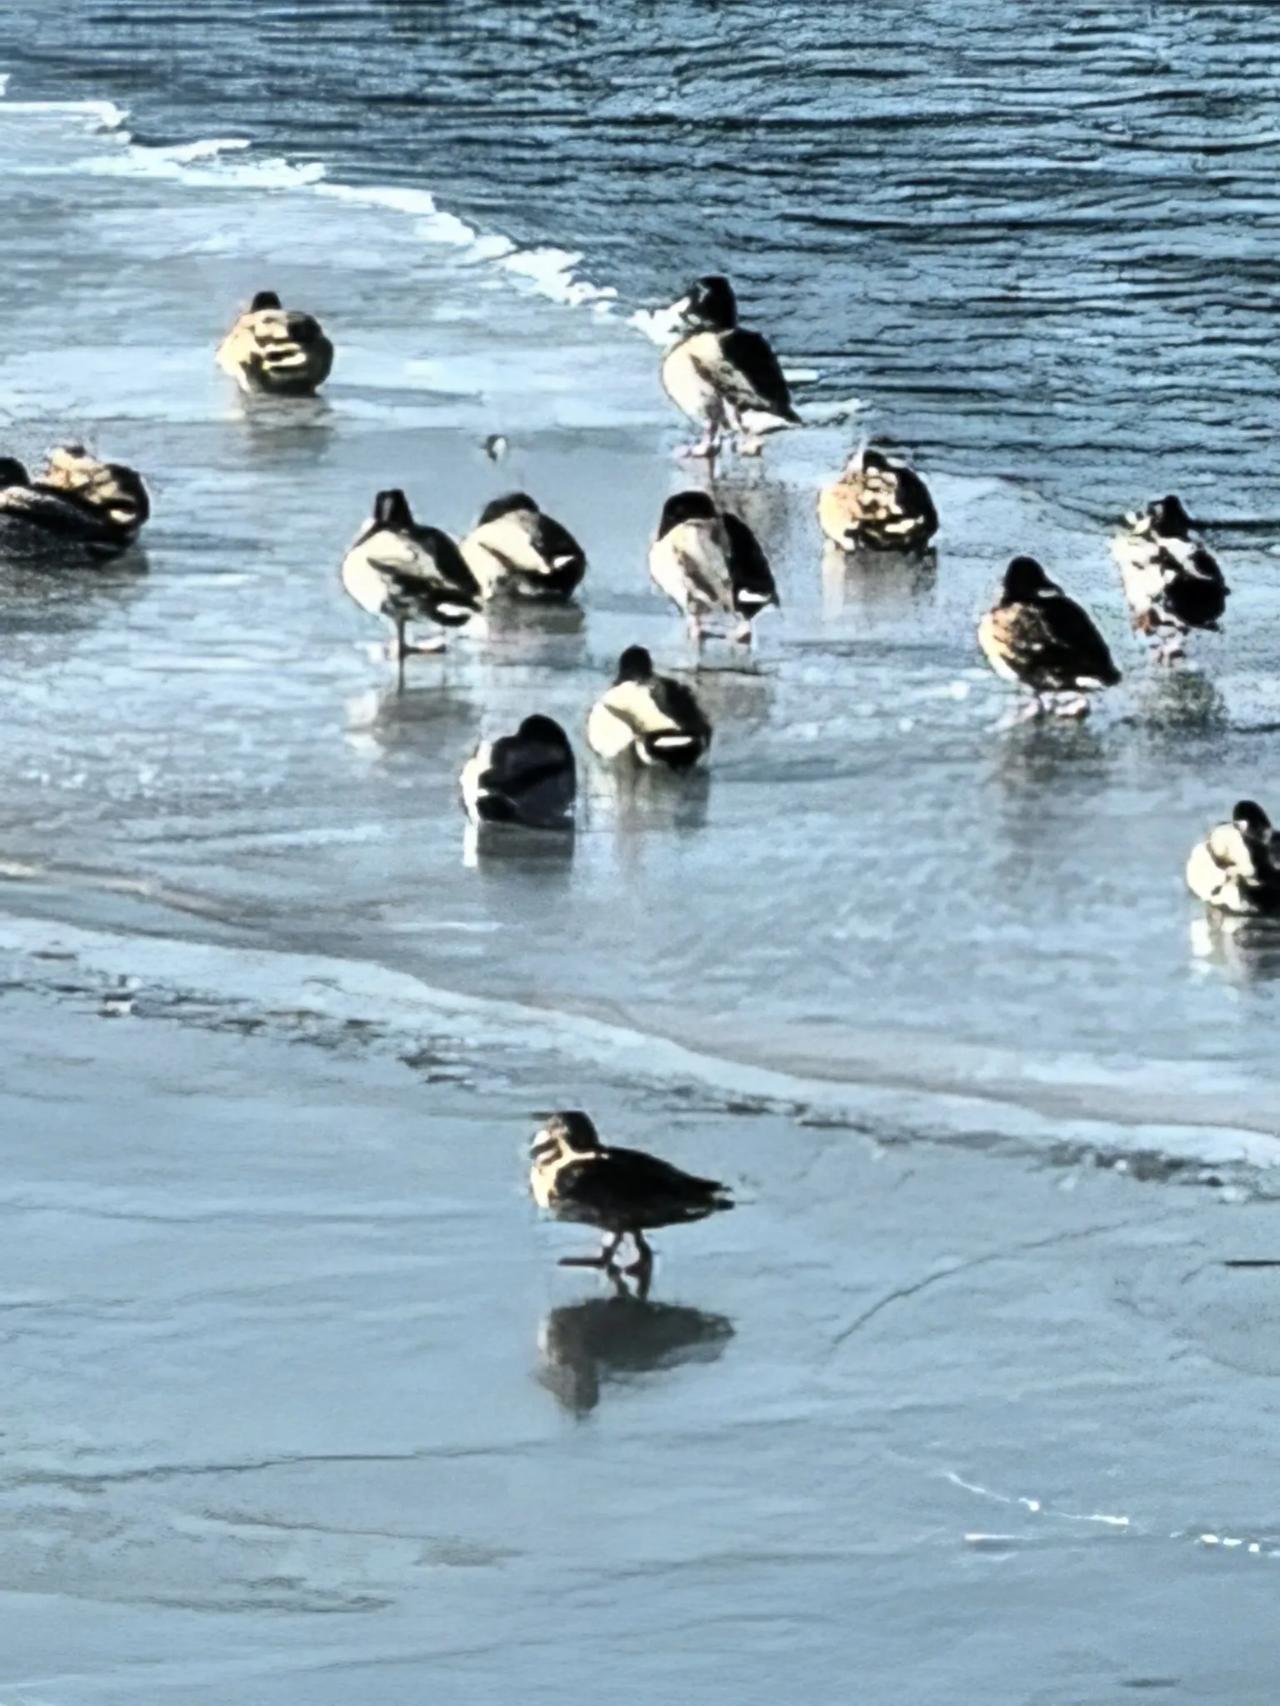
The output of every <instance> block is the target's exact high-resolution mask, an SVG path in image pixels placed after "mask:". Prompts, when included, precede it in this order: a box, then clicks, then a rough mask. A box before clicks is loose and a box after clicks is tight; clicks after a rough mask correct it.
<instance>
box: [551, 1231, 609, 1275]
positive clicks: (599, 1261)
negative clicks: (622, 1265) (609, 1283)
mask: <svg viewBox="0 0 1280 1706" xmlns="http://www.w3.org/2000/svg"><path fill="white" fill-rule="evenodd" d="M621 1242H622V1234H621V1233H618V1234H617V1235H616V1236H615V1237H613V1238H606V1239H605V1240H604V1242H603V1244H601V1246H600V1254H599V1255H598V1256H561V1258H560V1266H561V1267H562V1268H603V1269H604V1270H605V1272H606V1273H611V1274H612V1273H616V1272H617V1264H616V1263H615V1261H614V1257H615V1256H616V1255H617V1254H618V1245H619V1244H621Z"/></svg>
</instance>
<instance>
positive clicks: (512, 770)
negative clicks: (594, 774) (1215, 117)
mask: <svg viewBox="0 0 1280 1706" xmlns="http://www.w3.org/2000/svg"><path fill="white" fill-rule="evenodd" d="M458 783H459V786H460V788H461V789H462V803H463V806H464V808H465V810H466V813H467V816H468V817H469V818H470V819H471V822H472V823H473V824H476V825H477V826H479V825H480V824H487V823H508V824H519V825H522V826H523V827H524V828H525V829H572V828H573V803H574V797H575V795H576V793H577V770H576V766H575V764H574V759H573V748H572V747H571V746H570V744H569V737H568V735H566V734H565V732H564V730H563V729H562V728H561V727H560V725H559V723H557V722H555V721H554V720H553V719H552V718H551V717H541V716H536V717H526V718H525V720H524V721H523V722H522V723H521V725H520V727H519V728H518V729H517V730H516V732H515V734H513V735H503V736H502V738H501V739H500V740H486V741H482V742H481V744H480V745H479V746H478V747H477V748H476V750H475V752H474V753H473V754H472V756H471V757H470V758H469V759H468V760H467V762H466V763H465V764H464V765H463V767H462V774H461V776H460V777H459V778H458Z"/></svg>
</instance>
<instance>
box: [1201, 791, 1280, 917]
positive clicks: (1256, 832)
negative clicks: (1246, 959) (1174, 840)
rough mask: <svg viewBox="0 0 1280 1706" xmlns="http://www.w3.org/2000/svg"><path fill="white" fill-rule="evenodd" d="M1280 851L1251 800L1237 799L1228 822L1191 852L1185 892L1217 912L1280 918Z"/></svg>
mask: <svg viewBox="0 0 1280 1706" xmlns="http://www.w3.org/2000/svg"><path fill="white" fill-rule="evenodd" d="M1278 858H1280V847H1278V846H1277V843H1276V834H1275V831H1274V830H1273V829H1272V827H1271V819H1270V818H1269V817H1268V816H1267V814H1266V812H1264V811H1263V809H1262V807H1261V806H1260V805H1257V804H1256V803H1255V802H1254V801H1253V800H1241V801H1240V802H1239V803H1238V804H1237V805H1236V806H1235V808H1234V809H1233V810H1232V813H1231V822H1230V823H1220V824H1218V826H1217V827H1216V828H1215V829H1211V830H1210V831H1209V833H1208V835H1206V836H1205V838H1204V840H1203V841H1201V842H1199V843H1197V845H1196V846H1195V847H1194V848H1192V850H1191V857H1190V858H1189V859H1188V860H1187V887H1188V888H1189V889H1190V890H1191V892H1192V894H1193V895H1195V896H1196V898H1197V899H1198V900H1202V901H1204V902H1205V904H1206V905H1207V906H1212V907H1216V908H1217V909H1218V911H1220V912H1231V913H1235V914H1236V915H1237V916H1239V917H1245V918H1257V917H1263V916H1268V915H1275V914H1280V863H1278Z"/></svg>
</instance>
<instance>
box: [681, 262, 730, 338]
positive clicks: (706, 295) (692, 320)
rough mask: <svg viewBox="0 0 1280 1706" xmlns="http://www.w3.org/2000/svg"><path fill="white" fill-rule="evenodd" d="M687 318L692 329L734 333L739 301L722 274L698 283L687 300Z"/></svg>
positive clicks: (703, 279)
mask: <svg viewBox="0 0 1280 1706" xmlns="http://www.w3.org/2000/svg"><path fill="white" fill-rule="evenodd" d="M683 314H684V318H685V319H686V320H687V321H688V322H689V324H690V325H693V326H704V327H705V328H706V329H707V330H708V331H712V332H731V331H732V330H733V328H734V327H735V326H736V325H737V323H738V301H737V298H736V297H735V296H734V294H733V286H732V285H731V284H730V283H729V280H728V279H727V278H722V277H721V276H720V274H719V273H711V274H709V275H708V276H707V277H706V278H700V279H697V280H695V282H694V283H693V284H691V285H690V286H689V294H688V295H687V296H686V297H685V298H684V306H683Z"/></svg>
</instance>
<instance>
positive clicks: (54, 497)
mask: <svg viewBox="0 0 1280 1706" xmlns="http://www.w3.org/2000/svg"><path fill="white" fill-rule="evenodd" d="M0 523H3V526H2V527H0V553H13V554H15V555H18V556H23V557H30V556H52V555H59V556H64V555H65V554H66V553H67V552H71V553H72V555H74V554H75V553H76V552H77V551H79V552H83V553H85V554H86V555H88V556H90V557H111V556H115V555H116V554H117V553H118V552H120V551H123V550H125V549H126V548H127V547H128V545H129V544H130V542H131V539H132V535H131V534H129V533H127V532H125V531H124V530H123V529H122V528H120V527H117V526H116V525H115V523H114V522H112V521H111V520H110V519H108V517H107V516H106V515H104V514H103V513H102V512H101V511H100V510H99V509H98V508H96V507H95V506H94V505H93V504H92V503H90V502H89V501H88V500H87V499H86V498H83V497H81V496H80V495H79V494H77V493H75V492H70V491H58V490H55V489H54V488H52V487H49V486H46V485H44V484H43V483H42V482H40V481H33V480H32V478H31V476H30V474H29V473H28V472H27V470H26V468H24V467H23V465H22V463H21V462H18V461H15V459H14V458H13V457H12V456H0Z"/></svg>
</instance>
